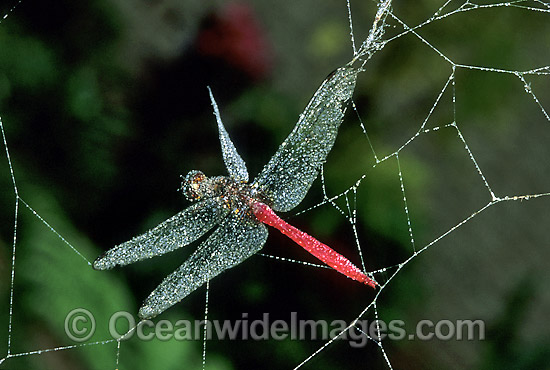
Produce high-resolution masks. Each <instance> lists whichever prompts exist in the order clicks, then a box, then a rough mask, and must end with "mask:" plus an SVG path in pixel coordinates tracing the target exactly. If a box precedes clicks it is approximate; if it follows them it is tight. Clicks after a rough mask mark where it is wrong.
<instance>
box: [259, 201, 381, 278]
mask: <svg viewBox="0 0 550 370" xmlns="http://www.w3.org/2000/svg"><path fill="white" fill-rule="evenodd" d="M252 212H254V215H255V216H256V218H257V219H258V220H260V221H261V222H263V223H264V224H267V225H269V226H272V227H274V228H276V229H277V230H279V231H280V232H281V233H283V234H284V235H286V236H288V237H289V238H290V239H292V240H293V241H294V242H296V243H297V244H298V245H300V246H301V247H303V248H304V249H305V250H307V251H308V252H309V253H311V254H312V255H314V256H315V257H317V258H318V259H320V260H321V261H323V262H324V263H326V264H327V265H328V266H330V267H332V268H333V269H335V270H337V271H338V272H340V273H342V274H344V275H346V276H347V277H349V278H351V279H353V280H357V281H359V282H361V283H364V284H366V285H369V286H371V287H373V288H375V287H376V285H377V283H376V282H375V281H374V280H372V279H371V278H369V277H368V276H367V275H365V274H364V273H363V272H362V271H361V270H360V269H359V268H357V267H356V266H355V265H354V264H353V263H351V261H350V260H348V259H347V258H346V257H344V256H342V255H341V254H340V253H338V252H336V251H335V250H334V249H332V248H330V247H329V246H328V245H326V244H323V243H321V242H320V241H319V240H317V239H315V238H314V237H312V236H311V235H309V234H306V233H305V232H303V231H301V230H299V229H297V228H296V227H294V226H292V225H290V224H289V223H287V222H286V221H284V220H283V219H281V218H280V217H279V216H277V215H276V214H275V212H273V210H272V209H271V208H270V207H269V206H268V205H266V204H264V203H261V202H255V203H254V204H253V205H252Z"/></svg>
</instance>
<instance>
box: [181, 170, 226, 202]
mask: <svg viewBox="0 0 550 370" xmlns="http://www.w3.org/2000/svg"><path fill="white" fill-rule="evenodd" d="M225 182H226V181H225V179H224V178H223V177H221V176H218V177H213V178H209V177H207V176H206V175H205V174H204V173H203V172H201V171H197V170H192V171H189V173H188V174H187V176H185V179H184V180H183V181H182V183H181V190H182V191H183V194H185V197H186V198H187V199H188V200H189V201H191V202H194V201H197V200H199V199H202V198H212V197H216V196H220V195H223V193H224V188H225V187H226V184H225Z"/></svg>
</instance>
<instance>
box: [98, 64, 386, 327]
mask: <svg viewBox="0 0 550 370" xmlns="http://www.w3.org/2000/svg"><path fill="white" fill-rule="evenodd" d="M359 71H360V69H358V68H354V67H352V66H350V65H346V66H344V67H341V68H338V69H336V70H335V71H334V72H333V73H332V74H330V75H329V76H328V77H327V78H326V79H325V80H324V81H323V83H322V84H321V86H320V87H319V88H318V90H317V91H316V92H315V94H314V95H313V97H312V99H311V100H310V102H309V103H308V105H307V106H306V108H305V110H304V112H303V113H302V114H301V115H300V117H299V120H298V123H297V124H296V126H295V127H294V129H293V130H292V132H291V133H290V134H289V136H288V137H287V138H286V139H285V140H284V141H283V143H282V144H281V145H280V146H279V148H278V150H277V152H276V153H275V154H274V155H273V157H272V158H271V159H270V160H269V162H268V163H267V165H266V166H265V167H264V168H263V169H262V171H261V172H260V173H259V174H258V176H257V177H256V179H255V180H254V181H253V182H252V183H249V175H248V170H247V168H246V164H245V162H244V160H243V159H242V157H241V156H240V155H239V154H238V152H237V149H236V147H235V145H234V144H233V142H232V141H231V139H230V137H229V134H228V133H227V131H226V129H225V127H224V125H223V123H222V120H221V115H220V112H219V108H218V105H217V103H216V101H215V99H214V96H213V94H212V91H211V89H210V88H208V91H209V95H210V100H211V102H212V106H213V109H214V115H215V117H216V121H217V124H218V131H219V140H220V143H221V148H222V155H223V160H224V163H225V166H226V168H227V171H228V173H229V176H216V177H207V176H206V175H205V174H204V173H203V172H201V171H197V170H192V171H190V172H189V173H188V174H187V176H185V178H183V181H182V184H181V190H182V191H183V193H184V194H185V196H186V198H187V199H188V200H190V201H191V202H192V205H191V206H189V207H188V208H186V209H184V210H183V211H181V212H179V213H178V214H176V215H175V216H173V217H171V218H169V219H168V220H166V221H164V222H162V223H161V224H159V225H158V226H156V227H155V228H153V229H151V230H149V231H147V232H146V233H144V234H142V235H139V236H136V237H134V238H133V239H131V240H129V241H127V242H125V243H122V244H119V245H117V246H115V247H113V248H112V249H110V250H108V251H106V252H105V253H104V254H103V255H101V256H99V257H98V258H97V259H96V260H95V261H94V263H93V268H94V269H96V270H107V269H111V268H113V267H115V266H117V265H120V266H124V265H128V264H130V263H134V262H137V261H141V260H144V259H147V258H151V257H154V256H159V255H162V254H165V253H168V252H171V251H173V250H175V249H177V248H180V247H182V246H185V245H188V244H191V243H192V242H194V241H196V240H197V239H199V238H201V237H202V236H203V235H205V234H206V233H208V232H209V231H210V230H212V229H214V228H215V229H214V231H213V232H212V233H211V234H210V235H209V236H208V237H207V238H206V240H204V241H203V242H202V243H201V244H200V245H199V246H198V247H197V249H196V250H195V251H194V253H193V254H191V256H190V257H189V258H188V259H187V260H186V261H185V262H183V264H182V265H181V266H180V267H179V268H178V269H176V270H175V271H174V272H173V273H171V274H170V275H168V276H167V277H166V278H165V279H164V280H163V281H162V282H161V283H160V285H159V286H158V287H157V288H156V289H155V290H154V291H153V292H152V293H151V294H150V295H149V297H148V298H147V299H146V300H145V301H144V303H143V305H142V306H141V308H140V309H139V312H138V316H139V317H140V318H142V319H149V318H153V317H155V316H157V315H159V314H160V313H162V312H163V311H165V310H166V309H168V308H169V307H171V306H173V305H175V304H176V303H178V302H180V301H181V300H182V299H183V298H185V297H186V296H187V295H189V294H190V293H191V292H193V291H194V290H196V289H197V288H199V287H200V286H202V285H204V284H205V283H206V282H208V281H210V280H211V279H212V278H214V277H216V276H217V275H219V274H220V273H221V272H223V271H225V270H227V269H229V268H231V267H234V266H236V265H238V264H239V263H241V262H243V261H244V260H246V259H247V258H249V257H251V256H252V255H254V254H255V253H256V252H258V251H259V250H260V249H261V248H262V247H263V246H264V244H265V243H266V240H267V236H268V229H267V227H266V226H265V225H269V226H271V227H274V228H276V229H278V230H279V231H280V232H282V233H283V234H284V235H286V236H288V237H289V238H291V239H292V240H293V241H295V242H296V243H297V244H299V245H300V246H302V247H303V248H304V249H306V250H307V251H308V252H310V253H311V254H312V255H314V256H315V257H317V258H318V259H319V260H321V261H322V262H324V263H325V264H327V265H328V266H330V267H332V268H334V269H335V270H337V271H339V272H341V273H342V274H344V275H346V276H347V277H349V278H351V279H354V280H357V281H359V282H361V283H364V284H366V285H369V286H371V287H373V288H375V287H376V286H377V285H378V284H377V283H376V281H375V280H374V279H373V278H371V277H369V276H367V274H365V273H363V272H362V271H361V270H360V269H359V268H358V267H356V266H355V265H353V264H352V263H351V262H350V261H349V260H348V259H347V258H345V257H344V256H342V255H341V254H339V253H338V252H336V251H334V250H333V249H331V248H330V247H328V246H327V245H325V244H323V243H321V242H320V241H318V240H317V239H315V238H314V237H312V236H310V235H308V234H306V233H305V232H303V231H301V230H299V229H297V228H296V227H294V226H292V225H290V224H288V223H287V222H286V221H284V220H283V219H281V218H280V217H279V216H277V214H276V213H275V211H277V212H288V211H290V210H292V209H293V208H294V207H296V206H297V205H298V204H299V203H300V202H301V201H302V200H303V199H304V197H305V196H306V194H307V192H308V190H309V189H310V187H311V186H312V183H313V182H314V180H315V179H316V177H317V176H318V174H319V171H320V170H321V166H322V164H323V163H324V162H325V160H326V157H327V155H328V153H329V152H330V150H331V148H332V146H333V144H334V142H335V140H336V136H337V133H338V128H339V126H340V124H341V122H342V121H343V118H344V114H345V112H346V109H347V106H348V105H349V101H350V100H351V97H352V94H353V91H354V90H355V84H356V80H357V74H358V73H359ZM216 226H217V227H216Z"/></svg>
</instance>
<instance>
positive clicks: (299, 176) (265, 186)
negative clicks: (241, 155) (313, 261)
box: [254, 66, 359, 212]
mask: <svg viewBox="0 0 550 370" xmlns="http://www.w3.org/2000/svg"><path fill="white" fill-rule="evenodd" d="M358 73H359V70H358V69H355V68H352V67H348V66H346V67H342V68H338V69H337V70H336V71H334V72H333V73H332V74H331V75H330V76H329V77H327V79H325V81H323V83H322V84H321V86H320V87H319V89H317V91H316V92H315V94H314V95H313V98H312V99H311V101H310V102H309V104H308V105H307V107H306V109H305V110H304V112H303V113H302V114H301V115H300V119H299V120H298V123H297V124H296V126H295V127H294V129H293V130H292V132H291V133H290V135H289V136H288V137H287V138H286V139H285V141H283V143H282V144H281V146H280V147H279V149H278V150H277V152H276V153H275V155H274V156H273V157H272V158H271V160H270V161H269V162H268V164H267V165H266V166H265V167H264V168H263V170H262V172H261V173H260V174H259V175H258V177H257V178H256V180H255V181H254V184H255V185H256V186H258V187H259V188H261V189H262V190H264V191H265V192H266V195H267V196H268V198H270V199H271V200H272V202H273V204H272V208H273V209H274V210H276V211H282V212H285V211H289V210H291V209H292V208H294V207H296V206H297V205H298V204H299V203H300V202H301V201H302V199H304V197H305V196H306V193H307V192H308V190H309V188H310V187H311V184H312V183H313V181H314V180H315V178H316V177H317V175H318V174H319V170H320V167H321V165H322V164H323V162H324V161H325V159H326V157H327V155H328V153H329V152H330V150H331V149H332V146H333V145H334V141H335V140H336V135H337V134H338V128H339V126H340V123H341V122H342V120H343V118H344V113H345V111H346V107H347V103H348V101H349V100H350V98H351V96H352V95H353V91H354V89H355V82H356V80H357V74H358Z"/></svg>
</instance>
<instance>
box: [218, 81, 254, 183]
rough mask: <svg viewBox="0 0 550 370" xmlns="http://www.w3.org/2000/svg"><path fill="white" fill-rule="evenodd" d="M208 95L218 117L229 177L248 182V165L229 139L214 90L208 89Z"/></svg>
mask: <svg viewBox="0 0 550 370" xmlns="http://www.w3.org/2000/svg"><path fill="white" fill-rule="evenodd" d="M208 93H209V94H210V100H211V101H212V107H214V115H215V116H216V121H217V122H218V131H219V133H220V144H221V146H222V153H223V161H224V162H225V167H227V171H228V172H229V175H231V177H233V178H234V179H236V180H239V181H243V182H248V170H247V169H246V164H245V163H244V161H243V159H242V158H241V156H240V155H239V153H237V148H235V145H233V142H232V141H231V139H230V138H229V134H228V133H227V131H226V130H225V127H224V125H223V122H222V117H221V115H220V111H219V109H218V104H216V100H215V99H214V95H213V94H212V90H210V87H208Z"/></svg>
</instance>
